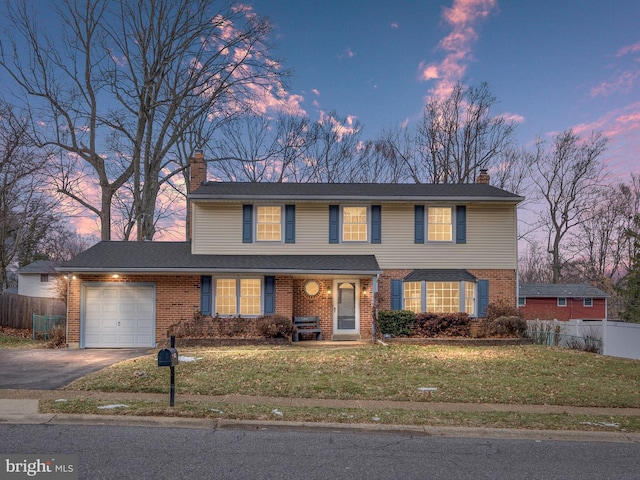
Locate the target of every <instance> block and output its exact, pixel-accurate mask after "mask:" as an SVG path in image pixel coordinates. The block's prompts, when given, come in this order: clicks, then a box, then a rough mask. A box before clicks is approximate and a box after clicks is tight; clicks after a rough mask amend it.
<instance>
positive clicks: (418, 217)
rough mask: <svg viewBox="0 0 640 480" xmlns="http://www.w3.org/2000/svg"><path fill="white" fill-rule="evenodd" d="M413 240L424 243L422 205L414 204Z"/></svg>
mask: <svg viewBox="0 0 640 480" xmlns="http://www.w3.org/2000/svg"><path fill="white" fill-rule="evenodd" d="M414 213H415V222H414V231H415V234H414V240H413V243H424V205H416V206H415V212H414Z"/></svg>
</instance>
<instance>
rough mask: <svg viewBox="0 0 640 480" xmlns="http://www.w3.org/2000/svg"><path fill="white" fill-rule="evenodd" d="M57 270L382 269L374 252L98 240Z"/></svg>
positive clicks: (353, 271) (351, 271)
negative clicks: (219, 250)
mask: <svg viewBox="0 0 640 480" xmlns="http://www.w3.org/2000/svg"><path fill="white" fill-rule="evenodd" d="M58 271H60V272H77V273H80V272H92V273H105V272H113V273H118V272H136V273H212V272H226V273H241V272H248V273H249V272H250V273H316V274H322V273H326V274H332V273H334V274H335V273H341V274H362V275H365V274H366V275H373V274H376V273H382V270H381V269H380V266H379V265H378V262H377V260H376V258H375V256H374V255H194V254H192V253H191V244H190V243H189V242H100V243H97V244H96V245H94V246H93V247H91V248H89V249H88V250H86V251H84V252H82V253H81V254H80V255H78V256H76V257H75V258H73V259H71V260H69V261H68V262H65V263H63V264H62V265H61V266H60V267H58Z"/></svg>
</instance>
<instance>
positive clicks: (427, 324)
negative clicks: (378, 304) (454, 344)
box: [378, 310, 471, 338]
mask: <svg viewBox="0 0 640 480" xmlns="http://www.w3.org/2000/svg"><path fill="white" fill-rule="evenodd" d="M470 323H471V319H470V318H469V315H467V314H466V313H463V312H460V313H429V312H427V313H418V314H415V313H414V312H412V311H410V310H380V311H379V312H378V327H379V329H380V333H382V334H383V335H385V334H388V335H391V336H393V337H409V336H411V337H422V338H430V337H468V336H469V326H470Z"/></svg>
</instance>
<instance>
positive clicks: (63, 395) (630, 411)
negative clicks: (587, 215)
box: [0, 390, 640, 443]
mask: <svg viewBox="0 0 640 480" xmlns="http://www.w3.org/2000/svg"><path fill="white" fill-rule="evenodd" d="M77 398H84V399H95V400H99V401H102V402H107V403H109V402H113V403H121V402H127V401H131V400H157V401H166V402H167V407H168V403H169V395H168V394H151V393H123V392H114V393H108V392H83V391H63V390H0V424H2V423H23V424H24V423H31V424H34V423H35V424H45V423H46V424H101V425H102V424H114V425H143V426H150V425H153V426H164V427H185V428H214V429H215V428H246V427H251V428H256V427H258V428H283V427H286V428H308V429H310V428H325V429H326V428H329V429H333V430H347V429H349V430H372V431H391V432H395V433H399V432H406V433H410V434H418V433H420V434H425V435H437V436H455V437H460V436H463V437H481V438H520V439H534V440H542V439H544V440H567V441H605V442H633V443H640V433H628V432H622V431H602V432H593V431H590V432H587V431H554V430H518V429H494V428H458V427H430V426H413V425H382V424H355V425H354V424H342V423H315V422H287V421H283V420H278V421H254V420H251V421H239V420H224V419H193V418H180V417H136V416H128V415H126V416H125V415H69V414H41V413H39V411H38V402H39V401H40V400H57V399H67V400H69V399H77ZM180 401H195V402H210V403H238V404H252V405H269V406H273V407H292V406H299V407H332V408H363V409H372V410H377V409H379V410H389V409H405V410H422V411H433V412H517V413H534V414H573V415H578V414H580V415H594V416H595V415H598V416H621V415H623V416H640V408H595V407H569V406H559V405H511V404H487V403H478V404H475V403H474V404H470V403H440V402H404V401H384V400H334V399H312V398H285V397H258V396H248V395H219V396H207V395H184V394H176V403H179V402H180Z"/></svg>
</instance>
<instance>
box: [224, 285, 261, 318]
mask: <svg viewBox="0 0 640 480" xmlns="http://www.w3.org/2000/svg"><path fill="white" fill-rule="evenodd" d="M214 300H215V307H214V311H215V312H216V314H217V315H222V316H235V315H243V316H258V315H260V313H261V306H262V280H261V279H259V278H216V279H215V296H214Z"/></svg>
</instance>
